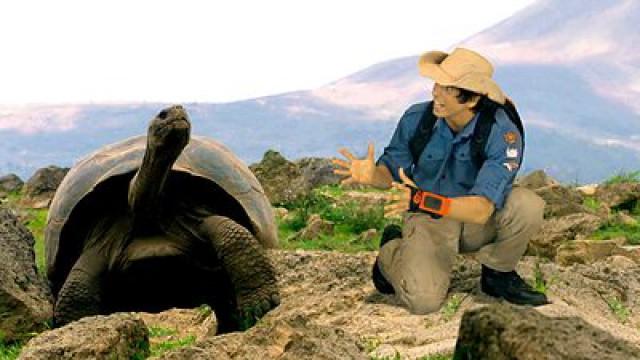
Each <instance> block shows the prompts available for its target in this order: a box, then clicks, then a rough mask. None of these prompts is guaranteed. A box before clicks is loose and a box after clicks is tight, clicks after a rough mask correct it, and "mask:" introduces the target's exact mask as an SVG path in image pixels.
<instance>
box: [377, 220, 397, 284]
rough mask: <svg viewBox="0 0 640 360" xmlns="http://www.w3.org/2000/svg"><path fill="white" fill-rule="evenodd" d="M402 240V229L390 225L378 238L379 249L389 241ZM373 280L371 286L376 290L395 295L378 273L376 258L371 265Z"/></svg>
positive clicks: (382, 276) (379, 272)
mask: <svg viewBox="0 0 640 360" xmlns="http://www.w3.org/2000/svg"><path fill="white" fill-rule="evenodd" d="M396 238H402V228H401V227H400V226H399V225H396V224H391V225H389V226H387V227H385V228H384V230H383V231H382V237H381V238H380V248H382V247H383V246H384V244H386V243H388V242H389V241H390V240H393V239H396ZM371 273H372V276H371V279H372V280H373V285H374V286H375V287H376V289H378V291H379V292H381V293H382V294H395V290H393V286H391V284H390V283H389V282H388V281H387V279H385V278H384V275H382V272H381V271H380V267H379V266H378V258H377V257H376V262H375V263H374V264H373V269H372V270H371Z"/></svg>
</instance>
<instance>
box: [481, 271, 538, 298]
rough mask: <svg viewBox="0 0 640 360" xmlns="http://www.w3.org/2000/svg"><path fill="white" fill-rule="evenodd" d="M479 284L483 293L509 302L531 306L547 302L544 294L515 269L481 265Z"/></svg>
mask: <svg viewBox="0 0 640 360" xmlns="http://www.w3.org/2000/svg"><path fill="white" fill-rule="evenodd" d="M480 285H481V287H482V291H483V292H484V293H485V294H487V295H491V296H493V297H497V298H502V299H505V300H507V301H508V302H510V303H514V304H518V305H533V306H538V305H545V304H549V300H547V296H546V295H545V294H543V293H541V292H538V291H536V290H534V289H533V288H532V287H531V286H529V284H527V283H526V282H524V280H522V278H521V277H520V275H518V273H517V272H515V271H508V272H502V271H497V270H493V269H491V268H488V267H486V266H484V265H482V278H481V280H480Z"/></svg>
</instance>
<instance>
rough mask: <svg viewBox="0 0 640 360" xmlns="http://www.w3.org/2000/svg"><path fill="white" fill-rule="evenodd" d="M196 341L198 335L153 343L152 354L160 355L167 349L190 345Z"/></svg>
mask: <svg viewBox="0 0 640 360" xmlns="http://www.w3.org/2000/svg"><path fill="white" fill-rule="evenodd" d="M194 342H196V337H195V336H194V335H189V336H186V337H184V338H181V339H177V340H167V341H164V342H161V343H158V344H152V345H151V346H150V351H151V356H160V355H162V354H164V353H165V352H167V351H170V350H175V349H179V348H182V347H185V346H189V345H191V344H193V343H194Z"/></svg>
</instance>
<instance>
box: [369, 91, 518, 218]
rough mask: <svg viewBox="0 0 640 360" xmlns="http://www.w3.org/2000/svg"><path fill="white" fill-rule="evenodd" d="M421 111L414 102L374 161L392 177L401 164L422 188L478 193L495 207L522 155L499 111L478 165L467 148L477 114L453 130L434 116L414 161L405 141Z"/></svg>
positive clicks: (445, 193) (512, 128)
mask: <svg viewBox="0 0 640 360" xmlns="http://www.w3.org/2000/svg"><path fill="white" fill-rule="evenodd" d="M425 109H426V104H425V103H420V104H416V105H413V106H412V107H410V108H409V109H408V110H407V111H406V112H405V113H404V115H403V116H402V118H401V119H400V122H399V123H398V126H397V127H396V130H395V132H394V134H393V137H392V138H391V141H390V143H389V145H388V146H387V147H386V148H385V149H384V153H383V154H382V155H381V156H380V158H379V159H378V164H384V165H386V166H387V168H388V169H389V171H390V172H391V174H392V175H393V178H394V180H396V181H400V178H399V176H398V170H399V168H403V169H404V171H405V174H407V175H408V176H409V177H411V178H412V179H413V180H414V181H415V183H416V184H417V185H418V186H419V187H420V188H421V189H423V190H426V191H430V192H433V193H436V194H439V195H443V196H446V197H458V196H465V195H481V196H484V197H486V198H487V199H489V200H491V201H492V202H493V203H494V205H495V207H496V209H501V208H502V207H503V206H504V202H505V199H506V197H507V195H509V192H510V191H511V187H512V185H513V180H514V179H515V176H516V173H517V170H518V164H519V163H520V162H521V158H522V139H521V138H520V133H519V132H518V128H517V127H516V126H515V125H514V124H513V123H512V122H511V121H510V120H509V118H508V117H507V115H506V114H505V112H504V111H502V110H498V111H496V122H495V124H494V125H493V127H492V129H491V133H490V135H489V139H488V141H487V145H486V148H485V154H486V156H487V159H486V161H485V162H484V164H483V165H482V168H480V169H478V168H477V167H476V166H475V164H474V162H473V159H472V158H471V146H470V145H471V138H472V135H473V130H474V129H475V126H476V123H477V122H478V114H476V115H475V116H474V118H473V119H472V120H471V121H470V122H469V123H468V124H467V125H466V126H465V127H464V128H463V129H462V130H461V131H459V132H458V133H454V132H453V131H451V129H450V128H449V125H447V123H446V121H445V120H444V119H438V120H437V121H436V124H435V126H434V128H433V132H432V134H431V139H430V140H429V143H428V144H427V146H426V147H425V149H424V150H423V152H422V154H421V155H420V157H419V159H418V161H417V163H415V164H414V159H413V156H412V155H411V151H410V150H409V140H410V139H411V138H412V137H413V134H414V133H415V132H416V130H417V127H418V124H419V122H420V118H421V116H422V114H423V112H424V110H425Z"/></svg>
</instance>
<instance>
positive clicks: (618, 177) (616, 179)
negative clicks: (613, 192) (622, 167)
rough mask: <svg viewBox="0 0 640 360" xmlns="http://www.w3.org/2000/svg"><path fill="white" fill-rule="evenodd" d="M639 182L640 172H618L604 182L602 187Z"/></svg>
mask: <svg viewBox="0 0 640 360" xmlns="http://www.w3.org/2000/svg"><path fill="white" fill-rule="evenodd" d="M637 182H640V170H638V171H620V172H618V173H617V174H615V175H613V176H612V177H610V178H608V179H607V180H605V181H604V182H603V183H602V184H603V185H615V184H628V183H637Z"/></svg>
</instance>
